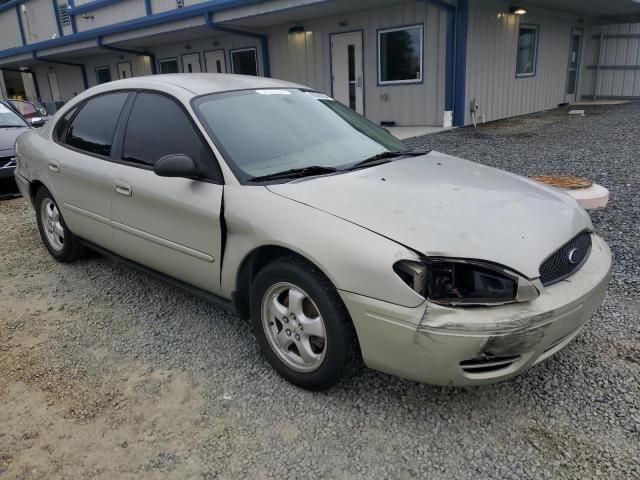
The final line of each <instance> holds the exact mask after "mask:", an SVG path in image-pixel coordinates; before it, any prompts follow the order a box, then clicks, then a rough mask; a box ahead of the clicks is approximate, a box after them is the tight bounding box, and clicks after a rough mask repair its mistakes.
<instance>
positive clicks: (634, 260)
mask: <svg viewBox="0 0 640 480" xmlns="http://www.w3.org/2000/svg"><path fill="white" fill-rule="evenodd" d="M639 119H640V105H639V104H632V105H626V106H622V107H603V108H588V109H587V116H586V117H585V118H568V117H567V115H566V110H557V111H552V112H547V113H543V114H536V115H530V116H525V117H520V118H516V119H511V120H509V121H503V122H497V123H494V124H488V125H485V126H482V127H481V128H480V129H479V130H478V131H474V130H472V129H460V130H456V131H452V132H448V133H444V134H438V135H433V136H427V137H422V138H418V139H413V140H410V141H408V143H410V144H411V145H413V146H416V147H420V148H425V147H427V148H433V149H436V150H440V151H444V152H446V153H450V154H454V155H459V156H462V157H465V158H468V159H470V160H474V161H478V162H481V163H485V164H489V165H493V166H497V167H500V168H504V169H507V170H510V171H513V172H516V173H520V174H525V175H530V174H534V173H539V174H543V173H570V174H579V175H585V176H588V177H590V178H592V179H594V180H595V181H597V182H599V183H602V184H603V185H605V186H607V187H608V188H609V189H610V191H611V197H612V198H611V202H610V205H609V206H608V207H607V208H606V209H605V210H603V211H599V212H595V213H593V215H592V218H593V220H594V224H595V226H596V228H597V230H598V232H599V233H600V234H601V235H603V236H604V237H605V238H606V239H607V241H608V242H609V244H610V245H611V247H612V249H613V251H614V254H615V267H614V274H613V279H612V283H611V288H610V291H609V295H608V297H607V299H606V301H605V303H604V305H603V306H602V308H600V309H599V310H598V311H597V313H596V314H595V315H594V317H593V318H592V320H591V322H590V323H589V324H588V326H587V327H586V328H585V330H584V331H583V333H581V334H580V335H579V336H578V338H577V339H576V340H575V341H574V342H573V343H572V344H571V345H570V346H569V347H567V348H566V349H565V350H563V351H562V352H560V353H559V354H558V355H556V356H555V357H553V358H552V359H549V360H548V361H546V362H543V363H542V364H540V365H538V366H537V367H535V368H533V369H532V370H530V371H529V372H528V373H527V374H525V375H523V376H521V377H518V378H516V379H513V380H511V381H509V382H505V383H502V384H498V385H493V386H486V387H474V388H467V389H454V388H442V387H432V386H428V385H420V384H416V383H412V382H408V381H404V380H400V379H398V378H394V377H390V376H387V375H384V374H381V373H377V372H373V371H369V370H360V369H357V371H354V372H351V375H350V376H349V378H348V379H347V380H346V381H345V382H344V383H343V384H341V385H340V386H338V387H337V388H335V389H333V390H331V391H329V392H326V393H309V392H305V391H302V390H299V389H297V388H295V387H293V386H291V385H289V384H287V383H286V382H284V381H283V380H281V379H280V378H279V377H278V376H277V375H276V374H275V373H274V372H273V371H272V370H271V369H270V368H269V367H268V366H267V364H266V363H265V362H264V361H263V360H262V359H261V357H260V355H259V352H258V349H257V347H256V345H255V342H254V340H253V338H252V336H251V334H250V332H249V328H248V326H247V325H246V324H245V323H243V322H241V321H239V320H238V319H237V318H235V317H234V316H233V315H230V314H228V313H225V312H222V311H220V310H218V309H216V308H215V307H212V306H210V305H207V304H204V303H202V302H200V301H198V300H195V299H193V298H192V297H190V296H189V295H187V294H185V293H183V292H181V291H178V290H176V289H174V288H172V287H170V286H167V285H165V284H163V283H160V282H158V281H156V280H154V279H151V278H149V277H148V276H146V275H143V274H140V273H137V272H133V271H131V270H128V269H126V268H125V267H123V266H121V265H119V264H117V263H114V262H111V261H107V260H104V259H102V258H98V257H95V258H89V259H86V260H83V261H80V262H78V263H76V264H73V265H60V264H57V263H55V262H54V261H53V260H52V259H51V258H50V257H49V256H48V255H47V254H46V251H45V250H44V248H43V247H42V246H41V244H40V241H39V238H38V237H37V230H36V228H35V223H34V219H33V213H32V212H31V211H30V210H29V209H28V208H27V206H26V204H25V203H24V201H23V200H21V199H19V200H10V201H5V202H0V244H1V245H3V248H2V250H1V251H0V271H1V272H2V283H1V284H0V405H2V408H0V477H3V474H4V475H6V476H7V478H47V479H55V478H60V479H63V478H64V479H71V478H89V477H92V478H104V479H113V478H135V479H141V478H142V479H145V478H205V479H210V478H279V479H280V478H320V477H328V478H376V479H377V478H390V479H396V478H414V477H417V478H427V477H428V478H456V479H464V478H468V479H478V478H514V479H521V478H595V477H601V478H616V479H622V478H639V477H640V381H639V380H640V331H639V325H640V324H639V318H640V293H639V291H640V288H639V287H640V269H639V268H640V267H639V265H638V258H640V255H638V254H639V248H640V247H639V245H640V229H639V227H638V225H639V220H640V201H639V199H638V198H639V197H638V195H637V191H638V188H639V187H640V165H639V164H638V161H637V158H638V152H639V151H640V136H639V135H638V134H637V129H638V120H639ZM3 478H4V477H3Z"/></svg>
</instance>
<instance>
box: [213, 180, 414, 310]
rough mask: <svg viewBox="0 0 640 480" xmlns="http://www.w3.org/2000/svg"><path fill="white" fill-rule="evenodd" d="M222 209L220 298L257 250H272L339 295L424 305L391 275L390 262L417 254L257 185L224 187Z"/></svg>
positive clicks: (229, 291)
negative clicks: (294, 258)
mask: <svg viewBox="0 0 640 480" xmlns="http://www.w3.org/2000/svg"><path fill="white" fill-rule="evenodd" d="M224 205H225V207H224V210H225V211H224V219H225V225H226V229H227V239H226V248H225V252H224V258H223V264H222V278H221V280H222V295H223V296H224V297H226V298H230V297H231V295H232V293H233V292H234V291H235V290H236V279H237V273H238V270H239V268H240V266H241V265H242V262H243V261H244V259H245V258H247V256H248V255H250V254H251V252H252V251H254V250H255V249H257V248H259V247H261V246H266V245H274V246H280V247H284V248H288V249H290V250H292V251H294V252H296V253H298V254H299V255H301V256H302V257H304V258H306V259H307V260H309V261H310V262H312V263H313V264H314V265H316V266H317V267H318V268H319V269H320V270H321V271H322V272H323V273H324V274H325V275H326V276H327V277H328V278H329V280H331V282H332V283H333V285H334V286H335V287H336V288H338V289H340V290H343V291H349V292H353V293H357V294H359V295H364V296H367V297H372V298H376V299H379V300H383V301H386V302H390V303H395V304H397V305H402V306H406V307H416V306H418V305H420V304H421V303H423V302H424V298H422V297H421V296H420V295H418V294H417V293H415V292H414V291H413V290H412V289H411V288H409V287H408V286H407V285H406V284H405V283H404V282H403V281H402V280H401V279H400V278H399V277H398V276H397V275H396V274H395V272H394V271H393V264H394V263H395V262H397V261H398V260H401V259H413V260H417V259H418V257H417V255H416V254H415V253H414V252H413V251H411V250H409V249H408V248H406V247H404V246H402V245H400V244H398V243H396V242H393V241H392V240H389V239H388V238H385V237H382V236H381V235H378V234H377V233H374V232H372V231H370V230H367V229H365V228H362V227H360V226H358V225H355V224H353V223H350V222H348V221H346V220H343V219H341V218H338V217H335V216H333V215H331V214H328V213H325V212H322V211H319V210H317V209H314V208H312V207H309V206H307V205H304V204H301V203H299V202H296V201H293V200H290V199H287V198H284V197H281V196H279V195H277V194H274V193H272V192H270V191H269V190H268V189H267V188H265V187H262V186H234V185H230V186H225V189H224Z"/></svg>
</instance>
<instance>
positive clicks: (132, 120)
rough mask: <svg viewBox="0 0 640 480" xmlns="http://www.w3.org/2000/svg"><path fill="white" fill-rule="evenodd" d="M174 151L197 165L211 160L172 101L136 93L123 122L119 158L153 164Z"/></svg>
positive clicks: (137, 162) (206, 150)
mask: <svg viewBox="0 0 640 480" xmlns="http://www.w3.org/2000/svg"><path fill="white" fill-rule="evenodd" d="M176 154H182V155H187V156H189V157H191V158H192V159H193V160H194V161H196V162H197V163H199V164H200V165H204V166H206V165H210V164H211V163H212V162H211V153H210V150H209V148H208V147H207V146H206V145H205V144H204V142H203V141H202V139H201V138H200V136H199V135H198V133H197V132H196V130H195V127H194V126H193V124H192V123H191V121H190V120H189V119H188V118H187V115H186V114H185V113H184V111H183V110H182V108H180V106H179V105H178V104H176V102H174V101H173V100H171V99H170V98H168V97H166V96H164V95H159V94H155V93H140V94H138V96H137V97H136V100H135V102H134V104H133V108H132V109H131V114H130V115H129V120H128V121H127V129H126V132H125V136H124V146H123V151H122V160H125V161H127V162H132V163H136V164H140V165H145V166H153V165H154V164H155V163H156V162H157V161H158V160H160V159H161V158H162V157H165V156H167V155H176Z"/></svg>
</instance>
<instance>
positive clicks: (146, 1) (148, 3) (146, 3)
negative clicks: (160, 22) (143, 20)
mask: <svg viewBox="0 0 640 480" xmlns="http://www.w3.org/2000/svg"><path fill="white" fill-rule="evenodd" d="M144 11H145V13H146V14H147V15H151V14H153V9H152V8H151V0H144Z"/></svg>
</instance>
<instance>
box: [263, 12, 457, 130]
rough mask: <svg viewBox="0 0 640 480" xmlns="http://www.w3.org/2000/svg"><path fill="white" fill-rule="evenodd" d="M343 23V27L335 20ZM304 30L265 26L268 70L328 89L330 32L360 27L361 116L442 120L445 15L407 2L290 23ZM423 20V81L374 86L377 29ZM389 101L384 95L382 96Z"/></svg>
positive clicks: (433, 122)
mask: <svg viewBox="0 0 640 480" xmlns="http://www.w3.org/2000/svg"><path fill="white" fill-rule="evenodd" d="M344 22H346V23H347V25H346V26H340V23H344ZM295 23H296V24H303V25H304V27H305V29H306V31H307V32H306V33H305V34H303V35H291V36H290V35H288V29H289V27H291V25H293V24H287V25H281V26H278V27H274V28H271V29H270V30H269V48H270V51H271V74H272V76H273V77H276V78H282V79H285V80H291V81H294V82H299V83H302V84H305V85H309V86H311V87H314V88H316V89H318V90H320V91H323V92H326V93H328V94H331V44H330V34H332V33H341V32H348V31H353V30H362V32H363V35H362V38H363V50H364V92H365V93H364V95H365V100H364V103H365V106H364V108H365V115H366V116H367V117H368V118H369V119H371V120H372V121H374V122H380V121H395V122H396V124H397V125H442V122H443V115H444V74H445V72H444V54H445V51H446V50H445V45H446V14H445V11H444V10H441V9H440V8H438V7H436V6H434V5H433V4H431V3H428V2H424V1H418V2H408V3H403V4H400V5H395V6H389V7H385V8H376V9H370V10H366V11H360V12H354V13H348V14H344V15H339V16H331V17H324V18H318V19H313V20H305V21H299V22H295ZM415 24H422V25H424V53H423V55H424V62H423V70H424V71H423V82H422V83H420V84H413V85H384V86H379V85H378V78H377V30H378V29H381V28H388V27H397V26H403V25H415ZM385 94H387V95H388V100H386V101H385V100H383V95H385Z"/></svg>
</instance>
